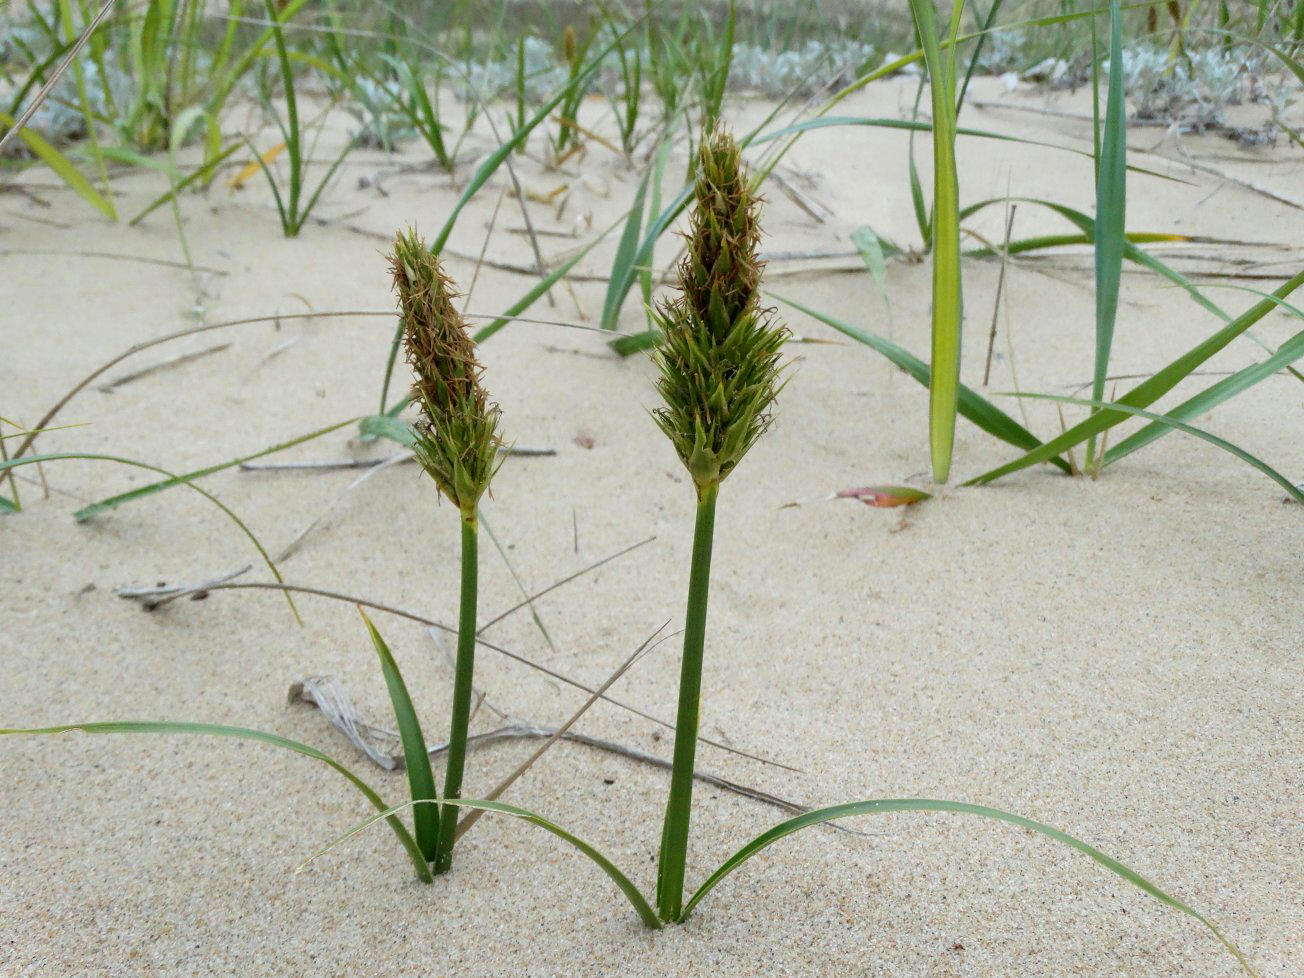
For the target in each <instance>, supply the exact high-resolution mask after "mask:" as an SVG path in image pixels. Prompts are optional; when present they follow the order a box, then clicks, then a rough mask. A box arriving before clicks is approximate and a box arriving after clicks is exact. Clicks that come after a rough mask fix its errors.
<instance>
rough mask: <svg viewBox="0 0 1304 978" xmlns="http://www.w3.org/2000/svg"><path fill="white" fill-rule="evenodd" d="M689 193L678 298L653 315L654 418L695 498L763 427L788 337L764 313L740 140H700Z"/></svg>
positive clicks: (756, 228) (754, 205) (717, 136)
mask: <svg viewBox="0 0 1304 978" xmlns="http://www.w3.org/2000/svg"><path fill="white" fill-rule="evenodd" d="M694 197H695V207H694V210H693V217H692V223H691V226H690V231H689V234H688V253H687V255H686V256H685V258H684V260H683V262H682V264H681V265H680V266H679V294H678V295H677V296H675V297H674V298H672V299H670V300H668V301H666V302H663V303H662V304H661V305H660V307H659V308H658V309H657V310H656V313H655V316H656V319H657V323H658V326H659V327H660V330H661V334H662V338H661V342H660V345H659V347H658V349H657V352H656V354H655V360H656V364H657V367H658V369H659V370H660V373H661V376H660V379H659V380H658V381H657V390H658V391H659V392H660V394H661V397H662V399H663V400H664V401H665V407H662V408H658V409H657V410H655V411H653V416H654V417H655V418H656V422H657V424H658V425H659V426H660V428H661V430H662V431H663V432H665V434H666V437H667V438H669V439H670V441H671V443H672V444H673V445H674V446H675V450H676V451H677V452H678V453H679V457H680V459H681V460H682V461H683V463H684V466H685V467H686V468H687V469H688V471H689V474H690V475H692V477H693V481H694V483H696V485H697V488H698V492H699V494H700V493H701V492H702V490H703V489H705V488H706V487H708V486H714V485H718V484H719V482H720V481H721V480H722V479H724V477H725V476H727V475H728V474H729V473H730V472H732V471H733V469H734V467H735V466H736V465H737V464H738V463H739V462H740V461H741V460H742V457H743V456H744V455H746V454H747V450H748V449H749V448H751V447H752V445H753V444H754V443H755V442H756V439H757V438H759V437H760V436H761V434H762V433H763V432H764V431H765V429H766V428H768V427H769V425H770V416H769V414H768V410H769V407H770V404H771V403H772V402H773V401H774V398H775V397H776V395H777V394H778V392H779V389H780V387H781V386H782V385H781V383H780V379H779V374H780V367H779V353H780V348H781V347H782V346H783V342H784V340H785V339H786V338H787V336H788V331H787V329H786V328H785V327H783V326H782V325H780V324H777V323H775V322H774V320H773V317H772V314H771V312H770V311H769V310H765V309H761V308H760V304H759V300H758V296H757V288H758V286H759V283H760V277H761V262H760V261H759V260H758V259H757V257H756V250H757V243H758V242H759V240H760V235H761V230H760V224H759V222H758V213H759V210H760V200H759V199H758V198H757V197H756V196H755V194H753V192H752V190H751V188H750V187H749V186H748V184H747V173H746V170H745V169H744V167H743V163H742V159H741V158H740V155H739V152H738V144H737V143H735V142H734V140H733V138H732V137H731V136H729V135H728V134H727V133H726V132H724V131H723V130H721V129H716V130H715V131H713V132H711V133H709V134H708V135H707V136H706V137H705V138H704V139H703V140H702V144H701V150H700V152H699V154H698V175H697V185H696V188H695V194H694Z"/></svg>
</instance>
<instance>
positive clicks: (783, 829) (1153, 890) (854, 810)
mask: <svg viewBox="0 0 1304 978" xmlns="http://www.w3.org/2000/svg"><path fill="white" fill-rule="evenodd" d="M888 812H953V813H957V814H963V815H978V816H981V817H983V818H991V819H996V820H998V821H1001V822H1008V823H1010V824H1011V825H1015V826H1018V827H1019V828H1021V829H1026V830H1028V831H1029V832H1036V833H1038V834H1040V835H1044V836H1046V837H1047V838H1050V839H1054V840H1055V841H1056V842H1062V843H1064V844H1065V845H1067V846H1071V847H1072V848H1074V849H1076V850H1078V851H1079V852H1081V853H1085V854H1086V855H1088V856H1090V857H1091V858H1092V859H1094V860H1095V861H1096V862H1097V863H1099V864H1100V865H1101V866H1104V867H1105V868H1106V869H1108V870H1109V871H1110V872H1111V873H1113V874H1115V875H1116V876H1119V877H1121V878H1122V879H1124V880H1126V881H1127V882H1129V883H1131V884H1132V885H1133V886H1135V887H1137V888H1138V889H1139V890H1142V891H1143V892H1145V893H1148V894H1150V896H1152V897H1154V898H1155V899H1156V900H1158V901H1159V902H1160V903H1164V904H1166V905H1168V906H1170V907H1172V908H1173V909H1175V910H1180V911H1181V912H1182V913H1184V914H1187V915H1189V916H1191V917H1194V918H1195V919H1196V920H1198V921H1199V922H1200V923H1202V924H1204V926H1205V927H1207V928H1208V929H1209V930H1210V931H1211V932H1212V933H1213V935H1214V936H1215V937H1217V938H1218V940H1219V941H1221V942H1222V944H1223V946H1224V947H1226V948H1227V950H1229V951H1231V953H1232V954H1233V955H1234V956H1235V957H1236V960H1237V962H1239V964H1240V966H1241V967H1242V968H1243V969H1244V970H1245V971H1246V973H1247V974H1251V975H1253V974H1254V970H1253V969H1252V968H1251V967H1250V964H1249V962H1248V961H1247V960H1246V959H1245V956H1244V955H1243V954H1241V952H1240V949H1239V948H1237V947H1236V945H1235V944H1233V943H1232V942H1231V941H1229V940H1228V939H1227V938H1226V937H1224V936H1223V935H1222V932H1221V931H1219V930H1218V928H1217V927H1216V926H1215V925H1214V924H1213V922H1212V921H1210V920H1209V919H1208V918H1207V917H1205V916H1204V915H1203V914H1201V913H1199V912H1198V911H1196V910H1193V909H1191V908H1190V907H1189V906H1187V905H1186V904H1185V903H1183V902H1182V901H1181V900H1178V899H1177V898H1176V897H1173V896H1170V895H1169V894H1167V893H1165V892H1164V891H1163V890H1161V889H1160V888H1159V887H1157V886H1155V884H1154V883H1151V882H1150V881H1149V880H1148V879H1146V878H1145V877H1144V876H1142V875H1141V874H1140V873H1138V872H1137V871H1136V870H1134V869H1129V868H1128V867H1127V866H1125V865H1123V864H1122V863H1121V862H1119V861H1118V860H1117V859H1114V858H1113V857H1112V856H1107V855H1105V854H1104V853H1103V852H1101V851H1100V850H1099V849H1097V848H1095V847H1094V846H1090V845H1088V844H1087V843H1085V842H1083V841H1082V840H1081V839H1076V838H1074V837H1073V836H1071V835H1069V834H1067V833H1065V832H1061V831H1060V830H1059V829H1056V828H1053V827H1051V826H1049V825H1045V824H1043V823H1041V822H1036V821H1033V820H1032V819H1030V818H1024V817H1023V816H1022V815H1015V814H1012V813H1011V812H1006V811H1001V810H1000V809H999V808H988V807H987V806H986V805H973V804H969V803H968V802H962V801H939V800H936V799H933V798H875V799H871V800H869V801H856V802H850V803H848V804H844V805H832V806H830V807H828V808H820V809H816V810H815V811H811V812H805V813H803V814H801V815H798V816H796V817H794V818H790V819H787V820H786V821H783V822H780V823H779V824H778V825H776V826H774V827H773V828H772V829H769V830H768V831H765V832H762V833H761V834H760V835H758V836H757V837H756V838H755V839H753V840H752V841H751V842H749V843H747V845H745V846H743V847H742V848H741V849H739V850H738V851H737V852H735V853H734V854H733V855H732V856H730V857H729V858H728V859H726V860H725V861H724V862H723V863H722V864H721V865H720V868H719V869H717V870H716V871H715V872H714V873H712V874H711V875H710V876H709V877H707V880H706V882H705V883H703V884H702V885H701V886H700V887H698V889H697V892H696V893H694V894H693V897H692V899H690V900H689V901H688V904H687V905H686V906H685V907H684V912H683V915H682V917H681V918H680V919H681V920H682V919H684V918H686V917H687V916H688V915H689V914H690V913H691V912H692V910H693V908H694V907H695V906H696V905H697V903H698V901H699V900H701V899H702V897H704V896H706V894H707V893H709V892H710V891H711V890H712V889H713V888H714V887H715V885H716V884H717V883H719V882H720V881H721V880H722V879H724V878H725V877H726V876H728V875H729V874H730V873H732V872H733V871H734V870H735V869H737V868H738V867H739V866H741V865H742V864H743V863H745V862H746V861H747V860H748V859H750V858H751V857H752V856H754V855H756V854H757V853H758V852H760V851H761V850H762V849H765V848H767V847H769V846H771V845H773V844H774V843H776V842H778V841H779V840H780V839H782V838H783V837H784V836H788V835H792V833H794V832H797V831H800V830H801V829H804V828H806V827H808V826H811V825H821V824H823V823H825V822H831V821H833V820H835V819H839V818H848V817H850V816H853V815H881V814H885V813H888Z"/></svg>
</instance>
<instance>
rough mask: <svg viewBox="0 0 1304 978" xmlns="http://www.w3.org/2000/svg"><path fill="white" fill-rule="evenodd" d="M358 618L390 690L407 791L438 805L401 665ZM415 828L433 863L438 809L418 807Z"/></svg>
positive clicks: (367, 621)
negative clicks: (364, 627) (401, 746)
mask: <svg viewBox="0 0 1304 978" xmlns="http://www.w3.org/2000/svg"><path fill="white" fill-rule="evenodd" d="M358 614H360V615H362V621H363V623H364V624H365V625H366V626H367V634H368V635H370V636H371V644H372V645H374V646H375V647H376V654H377V655H378V656H380V671H381V672H382V673H383V674H384V676H385V686H386V688H387V689H388V690H389V701H390V703H391V704H392V705H393V707H394V720H395V722H396V723H397V724H398V735H399V740H400V741H401V742H402V744H403V764H404V767H406V768H407V776H408V790H409V791H410V792H411V794H412V800H413V801H435V800H437V799H438V798H439V792H438V791H436V790H435V775H434V773H433V772H432V771H431V770H430V753H429V751H427V750H426V738H425V737H424V736H423V735H422V733H421V722H420V721H419V720H418V719H417V711H416V708H415V707H413V705H412V697H411V696H409V695H408V690H407V684H406V683H404V682H403V674H402V673H401V672H399V668H398V663H397V662H395V661H394V656H393V653H391V652H390V651H389V646H388V645H386V644H385V640H384V639H383V638H381V637H380V632H378V631H377V630H376V626H375V625H373V624H372V623H371V619H370V618H368V617H367V613H366V612H365V611H363V610H362V609H361V608H359V609H358ZM412 824H413V828H415V829H416V837H417V845H418V846H420V847H421V854H422V855H423V856H425V858H426V862H434V860H435V856H436V854H437V846H438V844H439V808H438V806H435V807H431V806H429V805H415V806H413V808H412Z"/></svg>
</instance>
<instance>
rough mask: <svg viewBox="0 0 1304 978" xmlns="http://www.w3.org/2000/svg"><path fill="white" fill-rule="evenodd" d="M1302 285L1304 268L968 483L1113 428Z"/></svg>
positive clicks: (1005, 472) (980, 481) (1033, 461)
mask: <svg viewBox="0 0 1304 978" xmlns="http://www.w3.org/2000/svg"><path fill="white" fill-rule="evenodd" d="M1301 285H1304V271H1301V272H1298V273H1296V275H1295V276H1294V277H1292V278H1291V279H1289V280H1288V281H1287V282H1286V283H1285V284H1283V285H1282V286H1281V287H1280V288H1278V289H1277V290H1276V291H1275V292H1273V293H1272V296H1271V297H1270V298H1267V299H1262V300H1260V301H1259V302H1256V303H1255V304H1254V305H1253V306H1251V307H1250V308H1249V309H1247V310H1246V311H1245V312H1243V313H1241V315H1239V316H1237V317H1236V318H1235V319H1233V320H1232V321H1231V322H1229V323H1227V325H1225V326H1224V327H1223V328H1222V329H1220V330H1218V331H1217V332H1216V333H1214V334H1213V335H1212V336H1210V337H1209V338H1208V339H1206V340H1204V341H1203V342H1201V343H1198V344H1196V345H1195V346H1194V347H1192V348H1191V349H1190V350H1188V351H1187V352H1186V353H1184V354H1182V355H1181V356H1180V357H1178V358H1177V359H1176V360H1174V361H1173V362H1172V363H1170V364H1168V366H1166V367H1164V368H1163V369H1162V370H1160V371H1158V372H1157V373H1156V374H1154V375H1153V376H1152V377H1150V378H1148V379H1147V380H1144V381H1142V382H1141V383H1140V384H1138V385H1137V386H1136V387H1134V388H1132V390H1130V391H1128V392H1127V393H1126V394H1124V395H1123V396H1122V397H1121V398H1118V399H1117V400H1115V401H1113V402H1111V404H1110V407H1108V408H1105V409H1102V410H1101V411H1100V412H1099V413H1097V414H1093V415H1092V416H1091V417H1089V418H1087V419H1086V420H1084V421H1081V422H1079V423H1078V424H1076V425H1074V426H1073V427H1072V428H1070V429H1069V430H1068V431H1066V432H1064V433H1063V434H1061V435H1059V436H1058V437H1056V438H1052V439H1051V440H1050V441H1048V442H1046V443H1045V444H1043V445H1042V446H1041V447H1040V448H1036V449H1033V450H1032V451H1029V452H1028V453H1027V454H1026V455H1023V456H1022V457H1020V458H1017V459H1015V460H1014V461H1012V462H1007V463H1006V464H1004V465H1001V466H998V467H997V468H994V469H992V470H991V471H989V472H984V473H983V474H982V475H979V476H975V477H974V478H972V479H970V480H968V481H967V482H966V483H965V485H985V484H986V483H988V482H992V481H994V480H996V479H999V478H1001V477H1002V476H1005V475H1009V474H1010V473H1011V472H1017V471H1019V470H1020V469H1024V468H1027V467H1028V466H1029V465H1035V464H1037V463H1038V462H1044V461H1046V460H1047V459H1048V458H1050V457H1051V456H1053V455H1058V454H1060V453H1061V452H1064V451H1066V450H1067V449H1069V448H1072V447H1073V446H1074V445H1076V444H1078V443H1079V442H1081V441H1083V440H1085V439H1086V438H1088V437H1090V436H1091V435H1093V434H1099V433H1100V432H1102V431H1105V430H1106V429H1108V428H1112V427H1113V426H1114V425H1116V424H1118V423H1119V422H1120V421H1123V420H1124V419H1125V418H1127V416H1128V414H1127V411H1126V410H1114V408H1116V407H1133V408H1144V407H1148V406H1149V405H1151V404H1153V403H1154V402H1155V401H1157V400H1159V398H1161V397H1163V396H1164V395H1165V394H1167V393H1168V392H1169V391H1170V390H1172V389H1173V388H1174V387H1176V386H1177V385H1178V384H1179V383H1181V382H1182V381H1183V380H1184V379H1185V378H1186V377H1188V376H1190V374H1191V372H1192V371H1194V370H1196V369H1198V368H1199V367H1200V365H1201V364H1203V363H1204V362H1205V361H1206V360H1208V359H1209V358H1210V357H1212V356H1213V355H1214V354H1216V353H1217V352H1218V351H1219V350H1221V349H1223V348H1224V347H1225V346H1227V344H1228V343H1230V342H1231V341H1232V340H1234V339H1236V337H1238V336H1240V335H1241V334H1242V333H1244V332H1245V331H1246V330H1247V329H1249V328H1250V327H1251V326H1253V325H1254V324H1255V323H1257V322H1258V321H1259V320H1260V319H1262V318H1263V317H1264V316H1266V315H1267V314H1268V313H1269V311H1271V310H1272V309H1273V308H1275V307H1276V305H1277V301H1276V300H1279V299H1285V298H1286V297H1287V296H1288V295H1290V294H1291V293H1292V292H1294V291H1295V290H1296V289H1297V288H1299V287H1300V286H1301Z"/></svg>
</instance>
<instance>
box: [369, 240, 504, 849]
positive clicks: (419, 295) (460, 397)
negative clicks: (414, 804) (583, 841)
mask: <svg viewBox="0 0 1304 978" xmlns="http://www.w3.org/2000/svg"><path fill="white" fill-rule="evenodd" d="M390 270H391V272H392V273H393V277H394V290H395V291H396V292H397V293H398V301H399V308H400V310H401V313H402V321H403V342H404V347H405V349H406V351H407V358H408V363H409V364H410V365H411V366H412V370H413V372H414V373H415V374H416V385H415V386H414V387H413V389H412V396H413V400H414V401H416V403H417V404H418V406H419V407H420V409H421V413H422V418H421V420H420V421H419V422H418V423H417V424H416V425H415V426H414V427H413V432H412V433H413V436H414V438H415V440H414V442H413V450H414V451H415V453H416V457H417V461H418V462H420V463H421V467H422V468H423V469H425V471H426V474H427V475H429V476H430V479H431V481H432V482H434V484H435V487H436V488H437V489H438V491H439V492H440V494H441V495H443V496H445V497H446V498H447V499H448V501H449V502H450V503H452V504H453V505H454V506H455V507H457V511H458V514H459V516H460V519H461V524H462V588H461V606H460V611H459V616H458V622H457V662H456V666H455V678H454V684H453V708H452V721H451V729H450V732H449V737H448V759H447V768H446V770H445V772H444V795H445V797H446V798H448V799H454V798H458V797H460V796H461V791H462V773H463V768H464V766H465V758H466V737H467V726H468V724H469V723H470V716H471V696H472V675H473V672H474V669H475V624H476V585H477V573H478V556H477V529H478V522H477V520H476V509H477V507H478V506H479V504H480V497H481V496H483V495H484V494H485V492H486V491H488V489H489V482H490V480H491V479H492V478H493V475H494V472H495V471H496V470H497V467H498V464H499V462H498V450H499V448H500V447H501V445H502V440H501V438H500V437H499V435H498V423H499V417H500V412H499V409H498V406H497V405H496V404H490V403H489V402H488V398H487V397H486V395H485V391H484V388H483V387H482V386H481V384H480V373H481V369H482V368H481V366H480V363H479V361H478V360H476V357H475V343H474V341H472V339H471V337H470V334H469V333H468V330H467V324H466V321H465V320H464V319H463V318H462V317H461V315H460V314H459V313H458V312H457V310H456V308H454V306H453V298H454V293H453V289H452V285H451V283H450V282H449V280H448V277H447V276H446V275H445V274H444V271H443V268H442V266H441V265H440V262H439V259H438V258H437V257H436V256H435V255H434V253H433V252H431V251H430V249H429V248H427V247H426V244H425V242H424V241H422V240H421V239H420V238H419V237H417V235H416V233H415V232H414V231H408V232H406V233H404V234H400V235H399V236H398V237H397V239H396V240H395V242H394V253H393V255H392V256H391V258H390ZM433 815H434V813H433V812H431V811H429V810H425V809H422V808H420V807H418V809H417V811H416V813H415V816H416V818H417V819H418V822H417V841H418V843H419V844H420V845H421V850H422V852H423V853H425V855H426V858H427V859H429V860H430V861H431V862H433V863H434V865H435V872H436V873H442V872H445V871H446V870H447V869H448V868H449V867H450V866H451V865H452V861H453V841H454V840H453V833H454V830H455V828H456V824H457V821H456V820H457V810H456V809H455V808H453V807H452V806H447V805H445V806H441V807H440V810H439V815H438V821H439V824H438V835H437V837H435V838H432V837H431V835H430V832H431V830H432V826H431V825H430V824H429V823H430V822H431V820H432V819H433ZM423 823H425V824H424V825H423Z"/></svg>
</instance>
